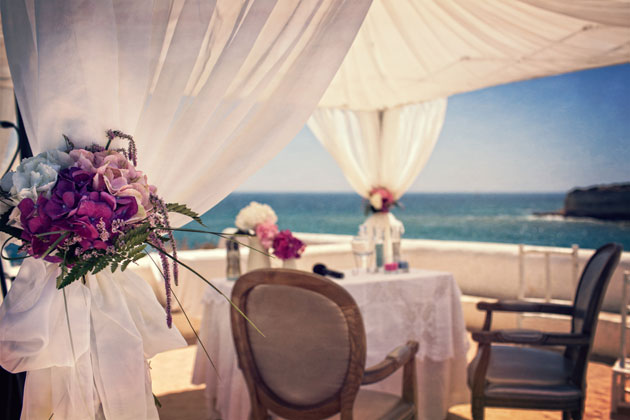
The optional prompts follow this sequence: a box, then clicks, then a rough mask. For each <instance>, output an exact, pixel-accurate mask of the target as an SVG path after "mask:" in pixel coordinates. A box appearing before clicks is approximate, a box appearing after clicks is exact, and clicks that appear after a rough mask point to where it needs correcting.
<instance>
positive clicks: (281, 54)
mask: <svg viewBox="0 0 630 420" xmlns="http://www.w3.org/2000/svg"><path fill="white" fill-rule="evenodd" d="M370 2H371V0H345V1H333V0H324V1H321V0H308V1H300V2H295V1H292V0H273V1H269V0H263V1H260V0H258V1H246V0H238V1H235V0H219V1H202V0H142V1H132V2H129V1H114V0H107V1H102V0H101V1H99V0H90V1H79V0H70V1H63V0H58V1H32V0H13V1H8V0H7V1H4V2H3V3H2V19H3V25H4V32H5V40H6V49H7V54H8V57H9V65H10V67H11V74H12V77H13V83H14V86H15V92H16V95H17V99H18V102H19V104H20V108H21V111H22V115H23V117H24V122H25V126H26V131H27V133H28V137H29V141H30V142H31V146H32V148H33V152H34V153H35V154H37V153H39V152H41V151H43V150H47V149H51V148H55V147H59V146H62V145H63V138H62V137H61V134H62V133H63V134H66V135H68V136H69V137H70V138H71V139H73V140H74V141H75V143H76V144H77V145H80V146H82V145H87V144H90V143H92V142H95V141H99V142H104V132H105V130H107V129H110V128H111V129H120V130H122V131H124V132H126V133H129V134H132V135H133V136H134V138H135V139H136V142H137V144H138V150H139V157H140V161H139V166H140V168H141V169H142V170H143V171H144V172H145V173H147V174H148V176H149V180H150V182H151V183H153V184H155V185H157V186H158V188H159V192H160V193H161V194H162V195H163V196H164V197H165V199H166V200H167V201H179V202H185V203H188V204H189V206H191V207H192V208H193V209H195V210H196V211H198V212H199V213H203V212H204V211H206V210H208V209H209V208H211V207H212V206H213V205H214V204H216V203H217V202H218V201H220V200H221V199H222V198H223V197H224V196H225V195H227V194H228V193H229V192H231V191H232V190H233V189H234V188H236V186H238V185H239V184H240V183H241V182H242V181H244V180H245V179H246V178H247V177H248V176H249V175H251V174H252V173H253V172H255V171H256V170H257V169H259V168H260V167H261V166H262V165H263V164H264V163H265V162H266V161H267V160H269V159H270V158H271V157H273V156H274V155H275V154H276V153H277V152H278V151H280V150H281V149H282V148H283V147H284V146H285V145H286V144H287V143H288V142H289V141H290V140H291V139H292V138H293V136H294V135H295V134H297V132H298V131H299V130H300V128H301V127H302V125H303V124H304V122H305V121H306V119H307V118H308V116H309V115H310V113H311V112H312V110H313V108H314V107H315V105H316V104H317V102H318V100H319V99H320V97H321V95H322V93H323V92H324V90H325V89H326V87H327V86H328V84H329V82H330V80H331V78H332V77H333V75H334V73H335V71H336V70H337V68H338V66H339V63H340V62H341V60H342V59H343V57H344V56H345V54H346V52H347V50H348V47H349V45H350V44H351V42H352V40H353V39H354V36H355V35H356V32H357V29H358V27H359V25H360V24H361V22H362V20H363V18H364V16H365V13H366V12H367V9H368V7H369V4H370Z"/></svg>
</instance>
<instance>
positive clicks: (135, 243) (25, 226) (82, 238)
mask: <svg viewBox="0 0 630 420" xmlns="http://www.w3.org/2000/svg"><path fill="white" fill-rule="evenodd" d="M64 137H65V136H64ZM116 137H118V138H121V139H124V140H127V141H128V143H129V147H128V149H126V150H124V149H116V150H111V149H109V146H110V144H111V142H112V140H114V139H115V138H116ZM65 139H66V145H67V147H66V150H65V151H61V150H51V151H47V152H43V153H40V154H39V155H37V156H35V157H32V158H28V159H24V160H23V161H22V163H21V164H20V165H19V166H18V168H17V169H16V170H15V171H12V172H9V173H7V174H6V175H5V176H4V177H3V178H2V180H1V181H0V214H1V216H0V231H3V232H5V233H7V234H9V235H10V236H12V237H13V238H16V239H18V240H20V241H21V243H22V245H21V251H22V252H25V253H26V254H28V256H32V257H35V258H42V259H44V260H46V261H48V262H51V263H58V264H59V266H60V268H61V272H60V274H59V276H58V277H57V288H58V289H61V288H63V287H65V286H67V285H69V284H71V283H72V282H74V281H76V280H79V279H84V277H85V276H86V275H87V274H90V273H91V274H96V273H98V272H100V271H102V270H104V269H106V268H107V267H109V268H110V269H111V271H112V273H113V272H115V271H116V270H117V269H118V268H120V269H121V271H124V270H125V269H126V268H127V266H128V265H129V264H130V263H133V262H135V261H138V260H139V259H140V258H142V257H144V256H145V255H146V253H145V248H146V247H147V245H150V246H152V247H153V248H155V249H156V250H157V251H158V252H159V254H160V256H161V259H162V269H163V274H164V279H165V287H166V297H167V312H168V314H167V324H168V325H169V327H170V326H171V322H172V320H171V316H170V295H171V289H170V280H171V277H172V279H173V280H174V282H175V284H177V276H178V268H177V250H176V248H175V241H174V239H173V234H172V231H173V229H171V227H170V224H169V218H168V213H169V212H177V213H181V214H184V215H186V216H189V217H191V218H192V219H194V220H196V221H198V222H199V223H201V219H199V215H197V214H196V213H194V212H193V211H191V210H190V209H188V208H187V207H186V206H184V205H180V204H174V203H170V204H166V203H164V201H163V200H162V199H161V198H160V197H158V196H157V194H156V191H157V189H156V187H155V186H153V185H150V184H149V183H148V180H147V177H146V175H144V174H143V173H142V172H141V171H139V170H137V169H136V164H137V156H136V147H135V143H134V141H133V139H132V137H131V136H129V135H126V134H124V133H122V132H120V131H112V130H109V131H108V132H107V139H108V142H107V146H106V147H102V146H99V145H92V146H90V147H86V148H76V147H75V146H74V144H73V143H72V141H71V140H70V139H69V138H67V137H65ZM169 242H170V248H171V252H170V253H168V252H167V251H166V244H167V243H169ZM169 259H172V260H173V265H172V271H171V267H170V264H169Z"/></svg>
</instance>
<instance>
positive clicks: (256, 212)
mask: <svg viewBox="0 0 630 420" xmlns="http://www.w3.org/2000/svg"><path fill="white" fill-rule="evenodd" d="M277 221H278V216H276V212H274V211H273V209H272V208H271V207H270V206H269V205H267V204H261V203H258V202H256V201H252V202H251V203H249V204H248V205H247V206H245V207H243V208H242V209H241V211H240V212H239V213H238V215H237V216H236V221H235V224H236V227H237V228H238V229H239V231H241V232H245V233H248V234H250V235H253V236H257V237H258V239H260V243H261V244H262V246H263V248H265V250H268V249H269V248H271V246H272V245H273V238H274V237H275V236H276V234H277V233H278V226H277V225H276V222H277Z"/></svg>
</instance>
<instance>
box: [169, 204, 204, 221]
mask: <svg viewBox="0 0 630 420" xmlns="http://www.w3.org/2000/svg"><path fill="white" fill-rule="evenodd" d="M166 209H167V210H168V211H170V212H173V213H179V214H183V215H184V216H188V217H190V218H191V219H193V220H194V221H195V222H197V223H199V224H200V225H201V226H205V225H204V224H203V222H202V221H201V217H200V216H199V213H196V212H194V211H192V210H191V209H190V208H188V206H186V205H185V204H179V203H168V204H166Z"/></svg>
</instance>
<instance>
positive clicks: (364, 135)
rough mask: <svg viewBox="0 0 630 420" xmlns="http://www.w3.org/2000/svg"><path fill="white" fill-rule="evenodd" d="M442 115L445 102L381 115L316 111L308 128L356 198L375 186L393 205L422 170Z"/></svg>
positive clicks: (385, 112) (400, 109)
mask: <svg viewBox="0 0 630 420" xmlns="http://www.w3.org/2000/svg"><path fill="white" fill-rule="evenodd" d="M445 113H446V99H437V100H434V101H430V102H424V103H419V104H412V105H405V106H400V107H396V108H393V109H387V110H383V111H352V110H348V109H333V108H318V109H317V110H316V111H315V112H314V113H313V115H312V116H311V118H310V119H309V121H308V126H309V128H310V129H311V131H313V133H314V134H315V136H316V137H317V138H318V139H319V141H320V142H321V143H322V145H323V146H324V147H325V148H326V150H327V151H328V152H329V153H330V154H331V155H332V156H333V157H334V158H335V160H336V161H337V163H338V164H339V166H340V167H341V170H342V171H343V174H344V175H345V177H346V179H347V180H348V182H349V183H350V185H351V186H352V187H353V188H354V189H355V191H356V192H357V193H358V194H359V195H361V196H362V197H365V198H367V197H368V195H369V192H370V190H371V189H372V188H374V187H379V186H380V187H385V188H387V189H388V190H389V191H391V192H392V193H393V194H394V197H395V198H396V199H398V198H400V197H401V196H402V195H403V194H404V193H405V191H407V189H408V188H409V187H410V186H411V184H412V183H413V181H414V180H415V179H416V177H417V176H418V174H419V173H420V171H422V169H423V168H424V166H425V165H426V163H427V161H428V159H429V156H430V155H431V152H432V151H433V147H434V146H435V143H436V141H437V139H438V136H439V134H440V130H441V129H442V124H443V123H444V115H445Z"/></svg>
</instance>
